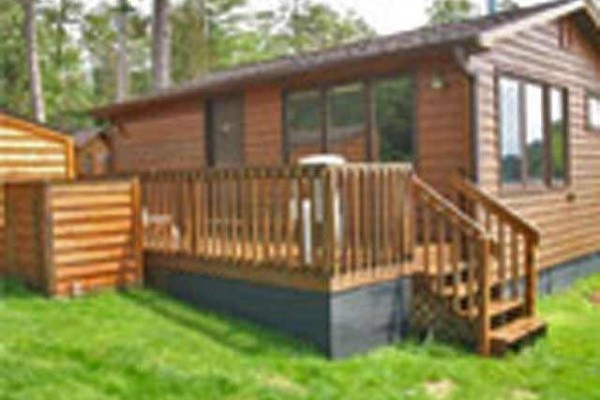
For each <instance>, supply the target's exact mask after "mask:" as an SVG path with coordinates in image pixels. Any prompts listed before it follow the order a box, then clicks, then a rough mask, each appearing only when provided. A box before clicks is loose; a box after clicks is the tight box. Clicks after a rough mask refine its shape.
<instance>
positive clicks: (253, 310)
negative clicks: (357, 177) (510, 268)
mask: <svg viewBox="0 0 600 400" xmlns="http://www.w3.org/2000/svg"><path fill="white" fill-rule="evenodd" d="M594 273H600V255H599V254H596V255H593V256H589V257H585V258H581V259H578V260H575V261H572V262H569V263H565V264H561V265H558V266H556V267H554V268H551V269H547V270H545V271H543V272H542V273H541V274H540V278H539V291H540V293H541V294H552V293H556V292H557V291H560V290H562V289H565V288H567V287H568V286H570V285H571V284H572V283H573V282H574V281H575V280H577V279H580V278H583V277H586V276H589V275H592V274H594ZM146 280H147V284H148V285H149V286H150V287H154V288H157V289H159V290H162V291H164V292H166V293H168V294H170V295H172V296H174V297H176V298H178V299H180V300H182V301H184V302H186V303H189V304H191V305H194V306H196V307H199V308H203V309H211V310H215V311H218V312H221V313H224V314H228V315H232V316H235V317H241V318H244V319H247V320H250V321H253V322H256V323H258V324H260V325H263V326H266V327H269V328H272V329H275V330H278V331H280V332H283V333H285V334H288V335H290V336H293V337H295V338H298V339H300V340H303V341H305V342H308V343H311V344H312V345H314V346H315V347H316V349H318V350H319V351H320V352H322V353H323V354H325V355H327V356H328V357H330V358H332V359H338V358H344V357H349V356H351V355H354V354H357V353H363V352H366V351H368V350H370V349H373V348H376V347H379V346H382V345H387V344H391V343H394V342H397V341H399V340H401V339H403V338H405V337H406V336H407V335H408V332H409V328H410V327H409V321H410V317H411V312H412V310H413V306H412V303H411V300H412V299H411V293H412V279H411V278H402V279H397V280H394V281H388V282H383V283H378V284H373V285H369V286H363V287H360V288H357V289H352V290H348V291H342V292H336V293H326V292H317V291H309V290H298V289H289V288H283V287H276V286H271V285H263V284H254V283H249V282H245V281H242V280H236V279H224V278H217V277H212V276H208V275H204V274H199V273H195V272H183V271H178V270H175V269H171V268H166V267H164V266H158V265H151V263H146Z"/></svg>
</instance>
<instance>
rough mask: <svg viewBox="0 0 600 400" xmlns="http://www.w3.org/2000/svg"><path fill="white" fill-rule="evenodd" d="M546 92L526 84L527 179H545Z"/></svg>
mask: <svg viewBox="0 0 600 400" xmlns="http://www.w3.org/2000/svg"><path fill="white" fill-rule="evenodd" d="M543 93H544V90H543V88H542V86H540V85H536V84H531V83H528V84H525V143H526V146H527V147H526V153H527V154H526V157H525V160H526V163H527V178H528V179H529V180H530V181H538V182H541V181H542V180H543V179H544V161H545V160H544V97H543V96H544V94H543Z"/></svg>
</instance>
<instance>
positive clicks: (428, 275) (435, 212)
mask: <svg viewBox="0 0 600 400" xmlns="http://www.w3.org/2000/svg"><path fill="white" fill-rule="evenodd" d="M412 182H413V197H414V201H413V204H414V213H413V217H414V218H415V219H419V221H418V222H416V223H414V224H413V226H414V227H415V228H416V229H414V234H415V235H416V238H415V242H418V243H420V244H421V246H419V249H420V250H421V252H420V254H417V256H416V258H415V269H416V271H419V272H421V275H422V276H424V277H425V279H424V284H426V285H428V286H429V288H428V289H429V290H432V291H434V292H436V293H438V294H439V295H440V296H441V297H445V298H447V299H449V300H450V301H451V304H450V307H451V308H452V310H453V311H454V313H456V314H458V315H462V316H466V317H470V318H471V317H472V318H474V319H475V320H476V321H478V323H477V332H478V342H479V346H480V348H479V351H480V352H481V353H483V354H487V353H489V334H490V318H489V309H490V294H491V292H490V279H491V276H490V273H489V271H490V264H491V258H490V256H491V254H490V238H489V236H488V235H487V233H486V232H485V230H484V228H483V227H482V226H481V225H480V224H479V223H478V222H476V221H475V220H473V219H472V218H471V217H470V216H468V215H467V214H465V213H464V212H462V211H461V210H460V209H459V208H458V207H457V206H455V205H454V204H453V203H452V202H450V201H449V200H448V199H446V198H445V197H443V196H441V195H440V194H439V193H438V192H437V191H435V190H434V189H433V188H432V187H430V186H429V185H427V184H426V183H425V182H423V181H422V180H421V179H420V178H418V177H417V176H414V177H413V179H412Z"/></svg>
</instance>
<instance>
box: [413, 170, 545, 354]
mask: <svg viewBox="0 0 600 400" xmlns="http://www.w3.org/2000/svg"><path fill="white" fill-rule="evenodd" d="M452 186H453V188H454V189H455V192H456V194H457V196H456V198H455V199H454V200H455V201H454V202H451V201H449V200H448V199H447V198H445V197H443V196H441V195H440V194H439V193H437V192H436V191H435V190H433V189H432V188H431V187H430V186H428V185H427V184H426V183H424V182H423V181H422V180H420V179H419V178H418V177H416V176H415V177H414V179H413V207H414V208H415V210H414V211H415V212H414V213H413V214H414V215H415V218H418V219H419V221H415V223H414V224H413V226H415V227H418V228H419V229H415V232H414V238H413V242H414V243H419V245H420V248H421V249H422V252H421V254H420V255H418V256H415V259H414V262H415V268H416V270H415V282H416V284H415V288H414V291H415V293H414V295H415V297H416V300H415V307H417V308H418V309H417V310H416V311H415V313H414V314H415V320H414V321H413V325H414V326H415V327H416V328H417V329H420V330H431V329H433V330H436V331H438V332H440V333H447V332H451V331H454V332H455V334H453V335H451V337H452V338H453V339H455V338H458V339H459V340H460V341H461V342H464V343H467V344H473V345H474V346H476V347H477V349H478V351H479V352H480V353H481V354H482V355H502V354H504V353H506V352H507V351H509V350H515V349H519V348H520V347H521V346H523V345H524V344H527V343H529V342H531V341H532V340H533V339H535V338H536V337H538V336H540V335H541V334H544V333H545V332H546V330H547V326H546V323H545V322H543V321H542V320H541V319H539V318H538V317H537V316H536V315H535V299H536V288H537V249H538V246H539V233H538V231H537V230H536V229H535V228H534V227H532V226H531V225H529V224H528V223H527V222H526V221H524V220H522V219H521V218H520V217H519V216H517V215H516V214H514V213H513V212H511V211H510V210H509V209H507V208H506V207H505V206H503V205H502V204H500V203H499V202H498V201H496V200H495V199H493V198H491V197H490V196H488V195H487V194H485V193H483V192H482V191H481V190H480V189H479V188H477V187H476V186H474V185H472V184H470V183H469V182H467V181H465V180H463V179H462V178H458V177H457V178H455V179H453V180H452ZM419 308H420V309H419ZM442 336H444V335H442Z"/></svg>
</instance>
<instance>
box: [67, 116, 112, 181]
mask: <svg viewBox="0 0 600 400" xmlns="http://www.w3.org/2000/svg"><path fill="white" fill-rule="evenodd" d="M74 139H75V157H76V159H77V170H78V171H79V176H80V177H93V176H103V175H106V174H108V173H109V172H110V170H111V158H112V157H111V145H110V138H109V133H108V131H106V130H105V129H104V128H92V129H86V130H82V131H79V132H76V133H75V135H74Z"/></svg>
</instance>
